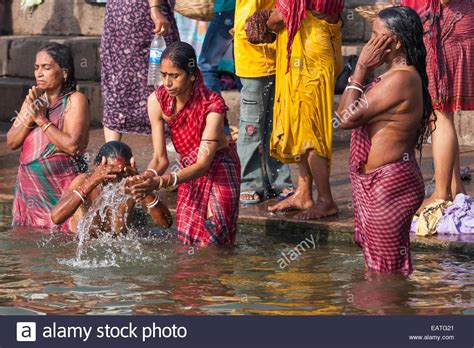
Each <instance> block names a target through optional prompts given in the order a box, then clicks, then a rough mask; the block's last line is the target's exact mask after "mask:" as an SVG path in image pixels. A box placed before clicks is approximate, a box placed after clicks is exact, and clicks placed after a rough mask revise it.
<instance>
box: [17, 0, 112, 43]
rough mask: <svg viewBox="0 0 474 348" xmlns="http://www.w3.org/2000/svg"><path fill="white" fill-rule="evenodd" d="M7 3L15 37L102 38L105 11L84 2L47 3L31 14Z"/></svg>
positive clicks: (53, 0)
mask: <svg viewBox="0 0 474 348" xmlns="http://www.w3.org/2000/svg"><path fill="white" fill-rule="evenodd" d="M20 4H21V0H11V12H12V18H14V19H15V20H14V21H13V23H12V30H13V34H15V35H102V33H103V25H104V14H105V7H104V6H103V5H102V6H98V5H91V4H88V3H86V1H85V0H73V1H71V0H47V1H44V2H43V3H42V4H41V5H39V6H38V7H37V8H36V9H34V10H33V11H32V12H28V11H27V12H25V11H23V10H22V9H21V7H20Z"/></svg>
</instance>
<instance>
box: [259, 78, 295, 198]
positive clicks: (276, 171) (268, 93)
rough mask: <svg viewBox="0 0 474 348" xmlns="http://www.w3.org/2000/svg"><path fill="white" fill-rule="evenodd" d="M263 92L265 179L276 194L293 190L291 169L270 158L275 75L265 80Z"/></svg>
mask: <svg viewBox="0 0 474 348" xmlns="http://www.w3.org/2000/svg"><path fill="white" fill-rule="evenodd" d="M265 80H266V82H265V86H264V90H263V105H264V108H265V109H264V112H263V115H264V116H263V119H262V130H263V134H262V139H263V162H264V163H265V170H266V173H265V174H266V175H265V179H266V181H267V182H268V186H270V187H271V188H272V191H273V192H274V193H276V194H279V193H281V192H283V191H284V190H289V189H292V188H293V182H292V181H291V174H290V167H289V166H288V165H287V164H284V163H281V162H280V161H278V160H277V159H275V158H273V157H272V156H270V139H271V136H272V130H273V104H274V98H275V75H272V76H268V77H266V78H265Z"/></svg>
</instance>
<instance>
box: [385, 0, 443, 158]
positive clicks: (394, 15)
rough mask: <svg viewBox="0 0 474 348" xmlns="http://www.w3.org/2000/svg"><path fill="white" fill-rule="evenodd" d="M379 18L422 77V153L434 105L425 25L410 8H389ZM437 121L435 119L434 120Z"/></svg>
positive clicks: (418, 139)
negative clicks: (428, 71)
mask: <svg viewBox="0 0 474 348" xmlns="http://www.w3.org/2000/svg"><path fill="white" fill-rule="evenodd" d="M378 17H379V18H380V19H381V20H382V21H383V23H384V24H385V26H386V27H387V28H388V29H389V30H390V31H391V32H392V33H393V34H395V35H396V36H397V38H398V39H399V40H400V41H401V43H402V46H403V48H404V50H405V56H406V60H407V64H408V65H413V66H414V67H415V69H416V70H417V71H418V73H419V74H420V77H421V82H422V87H423V118H422V121H421V126H420V128H419V129H418V137H417V143H416V149H417V150H418V151H420V153H421V148H422V146H423V140H424V137H425V135H426V133H427V131H428V126H429V123H430V118H431V115H432V113H433V104H432V103H431V96H430V92H429V90H428V75H427V74H426V48H425V44H424V43H423V24H422V23H421V19H420V17H419V16H418V14H417V13H416V12H415V11H414V10H413V9H411V8H410V7H406V6H401V7H389V8H386V9H384V10H382V11H380V13H379V15H378ZM434 120H435V119H434ZM434 120H433V121H434Z"/></svg>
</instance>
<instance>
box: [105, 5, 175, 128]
mask: <svg viewBox="0 0 474 348" xmlns="http://www.w3.org/2000/svg"><path fill="white" fill-rule="evenodd" d="M174 3H175V1H174V0H163V7H162V13H163V15H164V16H165V17H166V18H167V19H168V21H169V22H170V24H171V28H170V30H171V31H170V33H169V35H167V36H165V41H166V44H167V45H169V44H171V43H173V42H175V41H179V32H178V27H177V25H176V20H175V18H174V12H173V8H174ZM154 28H155V25H154V23H153V20H152V19H151V17H150V8H149V4H148V1H145V0H108V1H107V6H106V8H105V21H104V35H103V36H102V39H101V43H100V58H101V63H102V67H101V88H102V93H103V97H104V115H103V124H104V126H105V127H107V128H109V129H112V130H114V131H116V132H119V133H132V134H150V133H151V126H150V121H149V119H148V114H147V97H148V96H149V95H150V93H152V92H153V90H154V87H153V86H148V84H147V76H148V58H149V51H150V45H151V41H152V39H153V36H154V34H153V29H154Z"/></svg>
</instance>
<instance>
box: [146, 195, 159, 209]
mask: <svg viewBox="0 0 474 348" xmlns="http://www.w3.org/2000/svg"><path fill="white" fill-rule="evenodd" d="M153 196H154V198H153V201H152V202H151V203H149V204H147V205H146V207H147V208H148V209H151V208H154V207H155V206H156V205H157V204H158V203H159V202H160V196H158V195H157V194H156V193H155V192H153Z"/></svg>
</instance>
